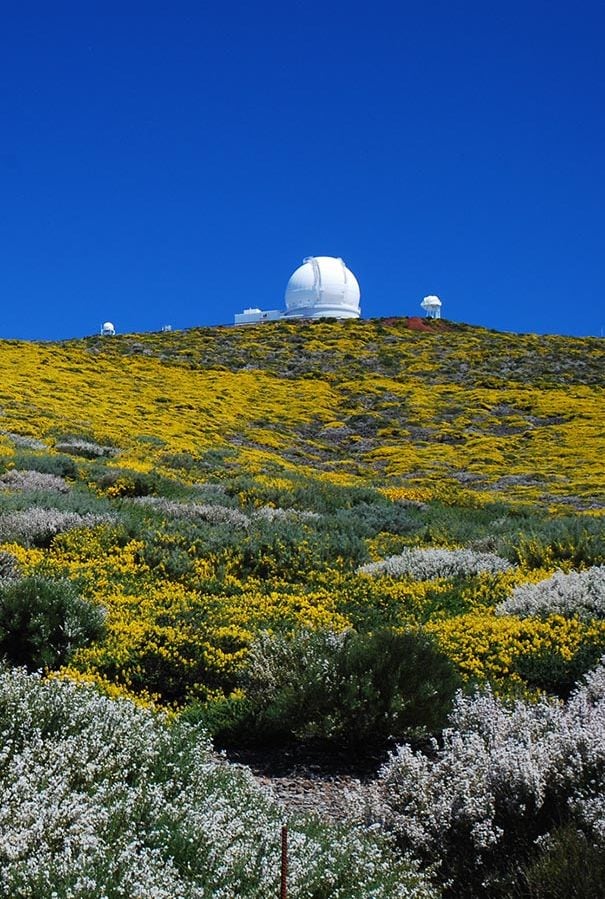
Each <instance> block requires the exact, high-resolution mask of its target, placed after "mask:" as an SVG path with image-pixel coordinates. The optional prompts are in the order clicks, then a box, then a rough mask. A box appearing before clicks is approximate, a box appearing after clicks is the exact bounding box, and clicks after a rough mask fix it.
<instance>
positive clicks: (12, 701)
mask: <svg viewBox="0 0 605 899" xmlns="http://www.w3.org/2000/svg"><path fill="white" fill-rule="evenodd" d="M0 746H2V747H3V764H2V765H1V766H0V791H1V792H2V803H1V805H0V895H2V896H11V897H25V896H28V897H35V899H47V897H51V896H56V897H68V896H71V897H79V899H90V897H95V899H96V897H102V896H107V897H115V899H117V897H124V896H128V897H130V899H151V897H153V899H177V897H183V899H185V897H186V899H202V897H211V896H212V897H216V899H231V897H238V899H259V897H271V896H277V895H278V894H279V871H280V860H279V852H280V848H279V847H280V828H281V824H282V821H283V810H282V809H280V808H279V807H278V806H277V805H275V804H274V803H272V802H271V800H270V799H269V798H267V796H266V795H264V794H263V792H262V791H261V789H260V788H259V787H258V785H257V784H256V783H255V781H254V779H253V777H252V775H251V774H250V772H249V771H248V770H246V769H244V768H243V767H239V766H238V767H236V766H231V765H227V764H225V762H224V760H221V759H219V758H217V756H216V755H215V754H214V753H213V752H212V750H211V746H210V744H209V741H208V739H207V736H206V734H205V733H204V731H202V730H201V729H200V728H193V727H190V726H187V725H185V724H183V723H182V722H178V723H175V724H172V725H169V724H168V723H167V721H166V719H165V718H164V717H163V716H161V715H158V714H153V713H151V712H149V711H147V710H144V709H141V708H137V707H136V706H135V705H133V703H131V702H127V701H124V700H122V701H118V702H116V701H115V700H114V701H112V700H109V699H107V698H105V697H103V696H100V695H99V694H98V693H97V692H96V691H95V690H94V689H92V688H89V687H88V688H87V687H82V686H76V685H75V684H73V683H69V682H65V681H63V682H62V681H57V680H53V681H41V680H40V678H38V677H37V676H29V677H28V676H26V675H24V673H23V672H22V671H8V672H0ZM289 847H290V858H289V873H288V895H289V896H290V897H291V899H329V897H338V896H340V897H353V896H359V897H361V896H364V897H369V896H371V897H373V899H431V897H435V896H436V891H435V890H433V889H431V888H430V886H429V884H428V882H427V878H426V877H424V876H423V875H421V874H420V873H418V871H417V869H416V866H415V865H413V864H412V863H410V862H408V861H407V860H401V859H398V858H397V856H396V854H395V853H394V852H393V851H392V849H390V848H389V846H388V844H387V843H386V841H385V840H384V838H382V837H381V836H380V835H378V834H372V833H367V832H364V831H362V830H361V829H360V828H355V827H340V828H332V827H329V826H327V825H326V824H324V823H323V822H320V821H319V820H318V819H313V820H308V819H300V818H290V820H289Z"/></svg>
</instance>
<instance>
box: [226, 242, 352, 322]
mask: <svg viewBox="0 0 605 899" xmlns="http://www.w3.org/2000/svg"><path fill="white" fill-rule="evenodd" d="M359 298H360V290H359V284H358V283H357V278H356V277H355V275H354V274H353V272H352V271H351V270H350V269H348V268H347V266H346V265H345V264H344V262H343V261H342V259H337V258H335V257H334V256H307V258H306V259H304V260H303V264H302V265H301V266H299V267H298V268H297V269H296V271H295V272H294V274H293V275H292V277H291V278H290V280H289V281H288V286H287V287H286V294H285V303H286V309H285V312H281V311H280V310H278V309H271V310H269V311H267V312H264V311H263V310H261V309H244V311H243V312H242V313H239V314H238V315H236V316H235V324H236V325H244V324H254V323H256V322H264V321H276V320H277V319H288V320H290V319H296V318H304V319H311V318H338V319H343V318H359V316H360V315H361V309H360V307H359Z"/></svg>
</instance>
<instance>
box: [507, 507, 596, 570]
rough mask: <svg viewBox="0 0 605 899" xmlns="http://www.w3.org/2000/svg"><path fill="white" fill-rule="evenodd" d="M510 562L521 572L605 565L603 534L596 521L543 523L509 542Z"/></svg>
mask: <svg viewBox="0 0 605 899" xmlns="http://www.w3.org/2000/svg"><path fill="white" fill-rule="evenodd" d="M508 555H509V558H511V561H513V562H515V563H517V564H519V565H522V566H524V567H525V568H555V567H557V568H563V569H564V570H569V569H572V568H588V567H590V566H592V565H603V564H605V531H604V529H603V524H602V522H601V521H599V520H598V519H591V518H578V517H576V518H569V517H565V518H560V519H554V521H546V522H544V524H543V525H542V526H541V527H539V528H536V527H533V528H532V529H531V530H527V531H526V532H524V533H520V534H519V535H518V536H517V538H516V539H513V540H511V541H509V545H508Z"/></svg>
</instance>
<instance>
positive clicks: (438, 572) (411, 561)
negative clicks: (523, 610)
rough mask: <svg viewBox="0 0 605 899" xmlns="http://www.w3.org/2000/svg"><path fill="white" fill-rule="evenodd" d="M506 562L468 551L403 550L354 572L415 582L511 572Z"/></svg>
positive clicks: (497, 557)
mask: <svg viewBox="0 0 605 899" xmlns="http://www.w3.org/2000/svg"><path fill="white" fill-rule="evenodd" d="M512 567H513V566H512V565H511V563H510V562H507V560H506V559H503V558H501V557H500V556H498V555H496V554H495V553H482V552H476V551H475V550H472V549H421V548H413V549H404V550H403V552H402V553H400V554H399V555H398V556H390V557H389V558H388V559H383V560H382V561H381V562H369V563H368V564H367V565H362V566H361V567H360V568H358V573H359V574H369V575H371V576H372V577H393V578H399V577H410V578H413V580H415V581H429V580H432V579H433V578H456V577H473V576H474V575H476V574H479V573H481V572H488V573H490V574H496V573H498V572H500V571H508V569H510V568H512Z"/></svg>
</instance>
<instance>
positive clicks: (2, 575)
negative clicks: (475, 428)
mask: <svg viewBox="0 0 605 899" xmlns="http://www.w3.org/2000/svg"><path fill="white" fill-rule="evenodd" d="M18 577H19V563H18V562H17V560H16V559H15V557H14V556H13V554H12V553H9V552H6V551H5V550H0V586H2V584H4V583H6V582H7V581H13V580H16V579H17V578H18Z"/></svg>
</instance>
